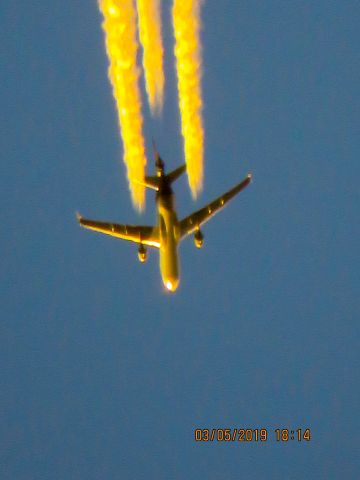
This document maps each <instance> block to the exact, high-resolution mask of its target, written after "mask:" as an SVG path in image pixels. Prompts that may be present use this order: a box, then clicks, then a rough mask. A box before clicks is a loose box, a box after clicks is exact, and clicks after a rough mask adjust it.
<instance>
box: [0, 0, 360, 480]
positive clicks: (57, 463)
mask: <svg viewBox="0 0 360 480" xmlns="http://www.w3.org/2000/svg"><path fill="white" fill-rule="evenodd" d="M359 13H360V6H359V3H358V2H356V1H350V0H349V1H347V0H346V1H343V2H339V1H332V0H327V1H321V0H318V1H316V2H313V1H311V2H310V1H306V0H305V1H297V0H294V1H292V2H285V1H275V0H270V1H267V2H264V1H259V0H252V1H246V0H244V1H241V2H238V1H234V0H223V1H222V2H218V1H210V0H208V1H207V2H206V3H205V4H204V7H203V10H202V18H203V23H204V29H203V34H202V38H203V46H204V55H203V56H204V77H203V90H204V102H205V108H204V121H205V134H206V145H205V148H206V156H205V183H204V191H203V193H202V195H201V196H200V198H199V199H198V201H197V202H196V203H194V202H193V200H192V199H191V196H190V193H189V189H188V187H187V184H186V181H185V179H181V180H179V181H178V183H177V185H176V187H175V190H176V194H177V205H178V211H179V216H180V217H182V216H185V215H187V214H188V213H190V212H191V211H192V210H194V209H195V208H198V207H200V206H202V205H203V204H205V203H206V202H207V201H209V200H212V199H213V197H215V196H217V195H218V194H220V193H222V192H223V191H224V190H226V189H227V188H229V187H231V186H232V185H233V184H234V183H236V182H237V181H239V180H240V179H241V178H243V177H244V176H245V174H246V173H247V172H248V171H252V172H253V174H254V182H253V183H252V184H251V185H250V186H249V187H248V189H247V190H246V191H244V192H243V193H241V194H240V195H239V196H238V198H236V199H235V200H234V201H233V202H232V203H231V204H230V205H229V206H228V207H227V208H226V209H225V210H224V212H222V213H221V214H219V215H218V216H217V217H216V218H215V219H214V220H212V221H211V222H209V223H208V224H206V226H204V229H203V231H204V234H205V246H204V248H203V249H202V250H200V251H198V250H197V249H196V248H195V246H194V244H193V241H192V239H188V240H185V241H184V243H183V244H182V245H181V247H180V255H181V270H182V278H181V285H180V287H179V290H178V292H177V293H176V295H175V296H169V295H165V294H164V293H163V289H162V285H161V280H160V276H159V272H158V264H157V262H158V257H157V253H156V252H150V259H149V261H148V262H147V263H146V264H145V265H141V264H140V263H139V262H138V260H137V251H136V247H134V246H133V245H131V244H127V243H126V242H121V241H117V240H116V239H111V238H108V237H106V236H104V237H103V236H101V235H97V234H95V233H91V232H86V231H84V230H81V229H80V228H79V227H78V225H77V223H76V220H75V211H76V210H80V211H81V213H83V214H85V215H87V216H90V217H92V218H95V219H104V220H113V221H118V222H124V223H144V224H148V223H152V222H154V220H155V217H154V210H153V198H152V194H151V192H150V193H149V194H148V197H147V209H146V212H145V214H144V215H142V216H139V215H138V214H137V213H136V212H135V211H134V209H133V207H132V205H131V201H130V196H129V193H128V187H127V184H126V180H125V175H124V167H123V164H122V159H121V156H122V151H121V143H120V139H119V135H118V127H117V121H116V112H115V106H114V102H113V99H112V95H111V89H110V86H109V82H108V80H107V73H106V70H107V59H106V56H105V52H104V42H103V34H102V31H101V27H100V23H101V17H100V14H99V12H98V9H97V4H96V2H95V1H92V2H87V1H85V0H79V1H77V2H68V4H64V2H61V1H60V0H53V1H52V2H51V6H50V3H49V2H45V1H41V0H38V1H34V2H31V6H30V4H28V3H27V2H24V1H17V2H11V1H9V0H4V1H3V2H2V4H1V7H0V18H1V22H2V28H1V32H2V33H1V43H0V49H1V57H0V58H1V71H2V80H1V84H0V92H1V104H2V115H1V116H0V122H1V123H0V135H1V156H2V162H1V177H0V178H1V188H0V198H1V205H2V208H1V209H0V213H1V224H2V229H1V232H2V233H1V234H0V251H1V287H0V296H1V304H2V315H1V322H0V331H1V340H2V348H1V352H0V362H1V366H2V368H1V375H0V379H1V390H0V392H1V393H0V411H1V429H0V432H1V433H0V435H1V444H2V449H1V454H0V455H1V460H0V465H1V467H0V468H1V478H2V479H4V480H10V479H11V480H13V479H16V480H22V479H26V480H30V479H42V480H43V479H48V478H49V479H63V478H68V479H83V478H87V479H98V478H122V479H142V478H147V479H148V478H151V479H152V478H154V479H155V478H156V479H163V478H164V479H169V478H171V479H185V478H186V479H195V478H209V479H215V478H219V477H221V478H225V479H235V478H236V479H237V478H240V477H246V478H254V479H255V478H256V479H257V478H269V479H273V478H274V479H277V478H291V479H294V480H295V479H303V478H307V479H313V478H326V479H338V478H347V479H352V478H354V479H355V478H358V472H359V467H360V465H359V459H358V458H359V456H358V448H357V445H356V439H357V433H358V431H359V400H360V399H359V347H360V342H359V307H360V301H359V286H360V285H359V279H360V276H359V233H360V232H359V230H360V228H359V214H358V209H359V201H360V198H359V186H358V184H359V180H358V179H359V174H360V167H359V158H358V157H359V133H360V132H359V113H360V112H359V93H358V89H359V49H358V45H359V27H358V26H359ZM163 19H164V40H165V46H166V76H167V88H166V103H165V109H164V115H163V118H162V119H161V120H156V121H154V120H152V119H151V117H150V116H149V112H148V108H147V106H146V104H145V107H144V117H145V124H144V131H145V135H146V140H147V145H148V148H149V147H151V137H152V136H154V137H155V138H156V140H157V143H158V148H159V150H160V152H161V154H162V156H163V157H164V160H165V161H166V163H167V165H168V167H169V168H173V167H176V166H177V165H179V164H181V162H182V161H183V157H182V147H181V138H180V134H179V132H180V128H179V114H178V108H177V99H176V83H175V76H174V69H173V58H172V48H173V40H172V34H171V23H170V2H169V1H164V2H163ZM150 153H151V150H150V148H149V154H150ZM149 166H150V167H152V164H151V162H149ZM226 427H228V428H241V427H244V428H260V427H263V428H267V429H268V432H269V440H268V441H267V442H266V443H254V442H252V443H247V444H244V443H241V444H239V443H230V444H228V443H226V444H225V443H216V442H214V443H196V442H195V441H194V429H195V428H226ZM279 427H282V428H289V429H294V428H299V427H301V428H305V427H309V428H311V431H312V440H311V441H310V442H309V443H304V442H302V443H297V442H290V443H286V444H284V443H278V442H276V440H275V434H274V429H276V428H279Z"/></svg>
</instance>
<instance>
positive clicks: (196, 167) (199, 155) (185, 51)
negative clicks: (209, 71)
mask: <svg viewBox="0 0 360 480" xmlns="http://www.w3.org/2000/svg"><path fill="white" fill-rule="evenodd" d="M200 6H201V0H174V4H173V24H174V33H175V57H176V68H177V76H178V92H179V107H180V114H181V131H182V136H183V139H184V153H185V161H186V165H187V172H188V178H189V185H190V189H191V193H192V195H193V197H196V195H197V193H198V192H199V191H200V190H201V188H202V178H203V152H204V130H203V121H202V115H201V113H202V97H201V73H202V72H201V47H200Z"/></svg>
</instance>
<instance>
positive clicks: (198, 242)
mask: <svg viewBox="0 0 360 480" xmlns="http://www.w3.org/2000/svg"><path fill="white" fill-rule="evenodd" d="M194 243H195V246H196V248H201V247H202V246H203V243H204V235H203V234H202V233H201V231H200V230H196V232H195V235H194Z"/></svg>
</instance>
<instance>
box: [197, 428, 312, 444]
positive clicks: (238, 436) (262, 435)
mask: <svg viewBox="0 0 360 480" xmlns="http://www.w3.org/2000/svg"><path fill="white" fill-rule="evenodd" d="M194 435H195V441H196V442H267V441H271V440H276V441H277V442H291V441H294V442H295V441H296V442H309V441H310V440H311V430H310V428H294V429H290V428H276V429H274V430H270V429H268V428H211V429H209V428H196V429H195V431H194Z"/></svg>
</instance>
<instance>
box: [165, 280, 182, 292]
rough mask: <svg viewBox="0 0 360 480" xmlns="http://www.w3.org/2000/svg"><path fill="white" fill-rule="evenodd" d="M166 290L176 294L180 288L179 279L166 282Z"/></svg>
mask: <svg viewBox="0 0 360 480" xmlns="http://www.w3.org/2000/svg"><path fill="white" fill-rule="evenodd" d="M164 284H165V287H166V289H167V290H168V291H169V292H175V290H176V289H177V288H178V286H179V279H178V278H167V279H166V281H165V282H164Z"/></svg>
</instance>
